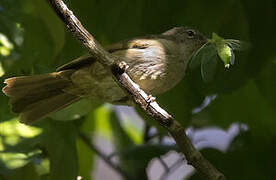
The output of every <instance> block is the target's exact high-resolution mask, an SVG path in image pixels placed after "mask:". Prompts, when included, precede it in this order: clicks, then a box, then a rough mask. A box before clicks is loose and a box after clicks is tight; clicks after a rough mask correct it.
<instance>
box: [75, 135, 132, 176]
mask: <svg viewBox="0 0 276 180" xmlns="http://www.w3.org/2000/svg"><path fill="white" fill-rule="evenodd" d="M79 137H80V138H81V140H82V141H83V142H84V143H85V144H86V145H87V146H88V147H89V148H90V149H91V150H92V151H94V152H95V153H96V154H97V155H98V156H99V157H100V158H101V159H102V160H103V161H104V162H105V163H106V164H107V165H109V166H110V167H111V168H112V169H113V170H115V171H116V172H118V173H119V174H120V175H121V176H122V177H124V178H125V179H128V180H129V179H132V178H130V176H129V175H128V174H127V173H126V172H125V171H124V170H123V169H121V167H119V166H117V165H116V164H114V163H113V162H112V161H111V160H110V158H108V157H107V156H106V155H105V154H104V153H102V152H101V151H100V150H99V149H98V148H97V147H96V146H95V145H94V144H93V143H92V142H91V139H90V138H88V137H87V136H86V135H85V134H84V133H82V132H79Z"/></svg>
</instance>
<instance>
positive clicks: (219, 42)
mask: <svg viewBox="0 0 276 180" xmlns="http://www.w3.org/2000/svg"><path fill="white" fill-rule="evenodd" d="M209 42H210V43H212V44H214V46H215V48H216V50H217V53H218V55H219V57H220V59H221V60H222V61H223V62H224V66H225V67H226V68H229V67H230V61H231V62H232V63H234V55H233V50H232V49H231V47H230V46H229V45H228V43H226V41H225V40H224V39H223V38H222V37H220V36H218V35H217V34H216V33H212V39H210V40H209Z"/></svg>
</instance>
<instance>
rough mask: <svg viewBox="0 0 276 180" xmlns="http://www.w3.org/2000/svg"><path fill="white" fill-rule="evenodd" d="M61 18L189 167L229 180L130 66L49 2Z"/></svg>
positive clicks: (56, 2)
mask: <svg viewBox="0 0 276 180" xmlns="http://www.w3.org/2000/svg"><path fill="white" fill-rule="evenodd" d="M48 1H49V3H50V4H51V6H52V7H53V9H54V10H55V12H56V13H57V15H58V16H59V17H60V18H61V20H62V21H63V22H64V23H65V24H66V26H67V28H68V29H69V30H70V31H71V32H72V34H73V35H74V36H75V37H76V38H77V39H78V40H80V41H81V42H82V44H83V45H84V46H85V47H86V48H87V49H88V51H89V53H90V54H91V56H92V57H94V58H96V60H97V61H98V62H100V63H101V64H102V65H104V66H106V67H108V68H110V70H111V72H112V74H113V76H114V77H115V79H116V80H117V83H118V85H119V86H120V87H121V88H122V89H124V90H125V91H126V93H127V94H128V95H129V96H130V97H132V100H133V101H134V102H135V103H136V104H137V105H138V106H139V107H141V108H142V109H143V110H144V111H145V112H146V113H147V114H148V115H150V116H151V117H152V118H153V119H154V120H156V121H157V122H158V123H159V124H160V125H161V126H163V127H165V128H166V129H167V130H168V132H170V134H171V135H172V137H173V138H174V139H175V141H176V144H177V145H178V147H179V148H180V150H181V151H182V152H183V153H184V155H185V157H186V159H187V162H188V164H191V165H192V166H194V167H195V169H196V170H197V171H198V172H199V173H200V174H201V175H202V177H204V178H205V179H207V180H225V179H226V178H225V177H224V175H223V174H222V173H220V172H219V171H218V170H217V169H216V168H215V167H214V166H213V165H212V164H211V163H210V162H209V161H207V160H206V159H205V158H204V157H203V156H202V154H201V153H200V152H199V151H197V150H196V148H195V147H194V146H193V144H192V143H191V141H190V140H189V138H188V137H187V135H186V132H185V129H184V128H183V127H182V126H181V125H180V124H179V123H178V122H177V121H176V120H175V119H174V118H173V117H172V116H171V115H169V114H168V113H167V112H166V111H165V110H164V109H162V108H161V107H160V106H159V105H158V103H157V102H156V101H155V102H148V97H149V96H148V95H147V94H146V93H145V92H144V91H143V90H142V89H140V88H139V86H138V85H137V84H135V83H134V82H133V81H132V80H131V79H130V77H129V76H128V74H127V73H126V70H127V65H126V64H125V63H123V62H121V63H114V62H119V61H117V60H118V59H117V60H116V59H115V57H113V56H112V55H111V54H109V53H108V52H106V51H105V50H104V48H103V47H102V46H101V45H100V44H99V43H98V42H97V41H96V40H95V39H94V37H93V36H92V35H91V34H90V33H89V32H88V31H87V30H86V29H85V28H84V27H83V26H82V25H81V23H80V21H79V20H78V19H77V17H76V16H74V14H73V13H72V11H70V10H69V9H68V8H67V6H66V5H65V4H64V2H63V1H62V0H48Z"/></svg>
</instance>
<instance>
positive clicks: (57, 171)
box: [43, 119, 78, 180]
mask: <svg viewBox="0 0 276 180" xmlns="http://www.w3.org/2000/svg"><path fill="white" fill-rule="evenodd" d="M44 123H45V125H46V123H47V125H48V126H47V127H45V133H44V138H43V144H44V145H45V146H46V150H47V152H48V155H49V159H50V176H51V179H53V180H55V179H72V180H73V179H76V177H77V176H78V157H77V149H76V138H77V132H76V127H75V126H74V124H73V123H71V122H66V123H64V122H57V121H52V120H50V119H47V122H44Z"/></svg>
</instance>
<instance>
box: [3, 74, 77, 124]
mask: <svg viewBox="0 0 276 180" xmlns="http://www.w3.org/2000/svg"><path fill="white" fill-rule="evenodd" d="M73 72H74V70H64V71H60V72H54V73H49V74H43V75H34V76H21V77H13V78H9V79H6V80H5V83H6V84H7V85H6V86H5V87H4V88H3V89H2V91H3V92H4V93H5V94H6V95H7V96H9V97H10V98H11V100H10V103H11V106H12V111H13V112H15V113H20V121H21V122H23V123H26V124H30V123H32V122H34V121H36V120H39V119H41V118H43V117H45V116H47V115H49V114H50V113H52V112H56V111H58V110H61V109H63V108H65V107H66V106H68V105H70V104H72V103H73V102H76V101H78V100H79V99H80V97H78V96H75V95H72V94H68V93H66V92H64V91H63V89H64V88H67V87H70V86H71V85H72V81H71V79H70V77H71V75H72V73H73Z"/></svg>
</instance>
